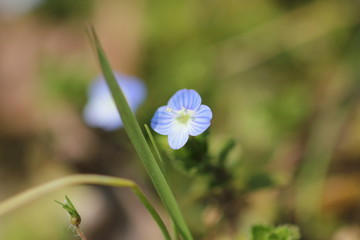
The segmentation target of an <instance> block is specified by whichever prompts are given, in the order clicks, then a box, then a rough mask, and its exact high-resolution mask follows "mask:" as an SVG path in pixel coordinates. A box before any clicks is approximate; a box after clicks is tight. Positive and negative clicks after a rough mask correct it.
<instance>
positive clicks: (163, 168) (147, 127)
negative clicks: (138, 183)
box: [144, 124, 165, 173]
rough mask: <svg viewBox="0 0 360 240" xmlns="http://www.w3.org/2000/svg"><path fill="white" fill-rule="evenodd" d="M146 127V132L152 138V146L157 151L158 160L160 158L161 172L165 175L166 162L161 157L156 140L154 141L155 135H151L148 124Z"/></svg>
mask: <svg viewBox="0 0 360 240" xmlns="http://www.w3.org/2000/svg"><path fill="white" fill-rule="evenodd" d="M144 127H145V130H146V132H147V134H148V135H149V138H150V141H151V144H152V145H153V147H154V150H155V153H156V156H157V158H158V160H159V165H160V168H161V170H162V171H163V173H164V170H165V166H164V160H163V158H162V157H161V154H160V151H159V148H158V147H157V145H156V142H155V139H154V137H153V135H152V134H151V131H150V128H149V126H148V125H147V124H145V125H144Z"/></svg>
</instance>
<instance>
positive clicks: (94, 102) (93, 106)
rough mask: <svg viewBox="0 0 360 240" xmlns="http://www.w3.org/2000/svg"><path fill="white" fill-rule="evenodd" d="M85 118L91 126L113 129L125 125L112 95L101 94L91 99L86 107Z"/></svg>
mask: <svg viewBox="0 0 360 240" xmlns="http://www.w3.org/2000/svg"><path fill="white" fill-rule="evenodd" d="M83 116H84V120H85V122H86V123H87V124H88V125H89V126H91V127H101V128H103V129H105V130H107V131H112V130H115V129H117V128H120V127H122V126H123V124H122V121H121V118H120V115H119V113H118V111H117V109H116V106H115V103H114V101H113V99H112V98H111V96H110V95H99V96H97V97H96V98H95V99H91V100H90V101H89V102H88V104H87V105H86V106H85V109H84V114H83Z"/></svg>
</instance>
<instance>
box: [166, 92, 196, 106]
mask: <svg viewBox="0 0 360 240" xmlns="http://www.w3.org/2000/svg"><path fill="white" fill-rule="evenodd" d="M200 104H201V97H200V95H199V94H198V93H197V92H196V91H195V90H193V89H182V90H179V91H177V92H176V93H175V94H174V96H172V97H171V98H170V100H169V102H168V106H169V107H171V108H172V109H174V110H180V109H181V108H186V109H189V110H196V109H197V108H198V107H200Z"/></svg>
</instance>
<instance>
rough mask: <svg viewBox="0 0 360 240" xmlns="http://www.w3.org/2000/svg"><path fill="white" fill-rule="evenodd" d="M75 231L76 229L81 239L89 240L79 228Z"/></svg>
mask: <svg viewBox="0 0 360 240" xmlns="http://www.w3.org/2000/svg"><path fill="white" fill-rule="evenodd" d="M75 229H76V232H77V234H78V235H79V237H80V238H81V240H87V238H86V237H85V234H84V233H83V232H82V231H81V229H80V227H79V226H77V227H76V228H75Z"/></svg>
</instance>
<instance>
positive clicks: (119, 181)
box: [0, 174, 171, 240]
mask: <svg viewBox="0 0 360 240" xmlns="http://www.w3.org/2000/svg"><path fill="white" fill-rule="evenodd" d="M82 184H94V185H105V186H112V187H125V188H130V189H131V190H132V191H133V193H134V194H135V195H136V196H137V197H138V198H139V199H140V201H141V203H142V204H143V205H144V206H145V207H146V209H147V210H148V212H149V213H150V214H151V216H152V217H153V219H154V220H155V222H156V223H157V225H158V226H159V228H160V230H161V231H162V233H163V235H164V238H165V239H166V240H171V237H170V234H169V232H168V230H167V228H166V226H165V224H164V222H163V221H162V219H161V217H160V216H159V214H158V213H157V211H156V210H155V208H154V207H153V206H152V204H151V203H150V202H149V200H148V199H147V198H146V196H145V195H144V193H143V191H142V190H141V189H140V187H139V186H138V185H137V184H136V183H135V182H133V181H130V180H128V179H123V178H117V177H110V176H103V175H96V174H77V175H72V176H67V177H63V178H60V179H57V180H54V181H52V182H49V183H45V184H43V185H40V186H37V187H34V188H31V189H29V190H27V191H24V192H22V193H19V194H18V195H15V196H13V197H11V198H9V199H7V200H5V201H3V202H1V203H0V216H2V215H5V214H7V213H9V212H11V211H13V210H15V209H17V208H19V207H21V206H23V205H25V204H26V203H28V202H30V201H32V200H35V199H36V198H39V197H40V196H42V195H45V194H47V193H50V192H52V191H55V190H57V189H60V188H63V187H67V186H72V185H82Z"/></svg>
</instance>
